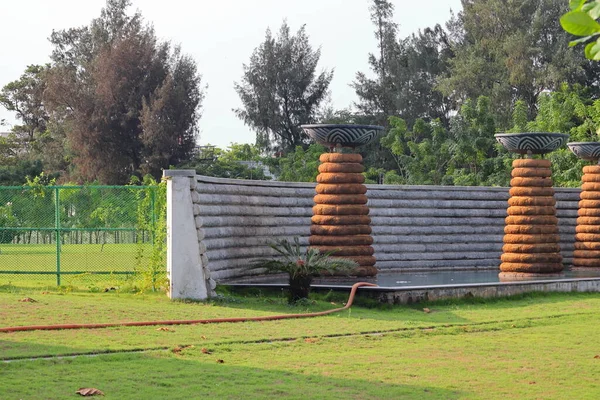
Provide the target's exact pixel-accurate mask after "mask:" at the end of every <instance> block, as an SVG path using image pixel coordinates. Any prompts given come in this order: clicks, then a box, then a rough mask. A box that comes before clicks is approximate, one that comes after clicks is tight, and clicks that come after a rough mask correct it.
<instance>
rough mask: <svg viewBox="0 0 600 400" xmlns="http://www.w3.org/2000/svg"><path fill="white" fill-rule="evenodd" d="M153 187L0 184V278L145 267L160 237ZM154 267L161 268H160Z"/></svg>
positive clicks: (89, 275)
mask: <svg viewBox="0 0 600 400" xmlns="http://www.w3.org/2000/svg"><path fill="white" fill-rule="evenodd" d="M160 189H161V188H160V187H159V186H31V187H29V186H23V187H21V186H19V187H14V186H11V187H0V282H2V281H4V282H10V281H11V280H19V281H24V280H28V279H32V280H33V279H35V280H36V281H38V282H39V281H48V282H47V283H50V282H52V283H55V284H57V285H61V284H62V285H64V284H65V283H67V284H68V283H69V281H73V280H75V279H81V278H82V277H86V279H88V280H89V279H92V280H95V281H97V282H101V281H102V280H104V281H108V280H109V279H114V278H115V277H119V276H120V277H121V278H125V277H127V276H132V275H133V274H135V273H136V272H141V271H144V270H145V269H147V268H148V264H149V263H150V262H151V259H152V257H153V254H152V253H153V249H154V248H155V246H154V245H155V244H156V241H157V240H163V239H164V238H163V237H162V236H161V237H160V238H157V237H156V235H157V232H159V231H160V229H157V223H158V224H159V225H160V221H159V218H161V217H162V216H164V214H163V213H161V207H164V202H162V201H161V197H160V196H161V192H160ZM154 261H156V260H154ZM155 272H156V273H163V274H164V268H160V267H159V268H158V271H155ZM34 276H35V277H34ZM65 281H67V282H65Z"/></svg>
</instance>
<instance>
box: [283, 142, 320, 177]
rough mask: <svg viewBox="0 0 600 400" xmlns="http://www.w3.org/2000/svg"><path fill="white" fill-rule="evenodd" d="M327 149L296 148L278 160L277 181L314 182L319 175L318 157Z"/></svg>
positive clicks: (315, 147) (318, 146)
mask: <svg viewBox="0 0 600 400" xmlns="http://www.w3.org/2000/svg"><path fill="white" fill-rule="evenodd" d="M326 151H327V149H325V147H323V146H321V145H320V144H311V145H310V146H308V148H307V149H306V150H304V149H303V148H302V146H296V149H295V150H294V151H293V152H290V153H288V154H286V155H285V156H284V157H281V158H279V160H278V163H279V171H278V180H280V181H287V182H316V181H317V175H318V174H319V164H320V162H319V157H320V156H321V154H323V153H325V152H326Z"/></svg>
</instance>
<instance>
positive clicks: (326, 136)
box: [300, 124, 384, 147]
mask: <svg viewBox="0 0 600 400" xmlns="http://www.w3.org/2000/svg"><path fill="white" fill-rule="evenodd" d="M300 127H301V128H302V129H304V132H306V134H307V135H308V136H310V137H311V138H312V139H313V140H314V141H316V142H317V143H319V144H322V145H324V146H327V147H336V146H342V147H357V146H362V145H365V144H367V143H370V142H371V141H373V140H374V139H375V138H376V137H377V136H378V135H379V133H380V132H381V131H383V130H384V127H383V126H379V125H355V124H309V125H300Z"/></svg>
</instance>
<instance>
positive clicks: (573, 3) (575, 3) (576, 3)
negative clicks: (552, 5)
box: [569, 0, 586, 11]
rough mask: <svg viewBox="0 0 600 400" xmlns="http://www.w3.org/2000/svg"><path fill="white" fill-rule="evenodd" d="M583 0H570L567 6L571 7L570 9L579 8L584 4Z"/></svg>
mask: <svg viewBox="0 0 600 400" xmlns="http://www.w3.org/2000/svg"><path fill="white" fill-rule="evenodd" d="M585 1H586V0H570V1H569V8H570V9H571V11H576V10H579V9H581V7H582V6H583V5H584V4H585Z"/></svg>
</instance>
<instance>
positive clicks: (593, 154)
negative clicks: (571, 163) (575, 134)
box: [567, 142, 600, 161]
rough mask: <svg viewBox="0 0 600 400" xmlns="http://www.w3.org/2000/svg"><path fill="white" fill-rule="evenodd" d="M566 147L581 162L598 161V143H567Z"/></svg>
mask: <svg viewBox="0 0 600 400" xmlns="http://www.w3.org/2000/svg"><path fill="white" fill-rule="evenodd" d="M567 147H568V148H569V150H571V151H572V152H573V154H575V155H576V156H577V157H579V158H581V159H582V160H588V161H598V160H600V142H569V143H567Z"/></svg>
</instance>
